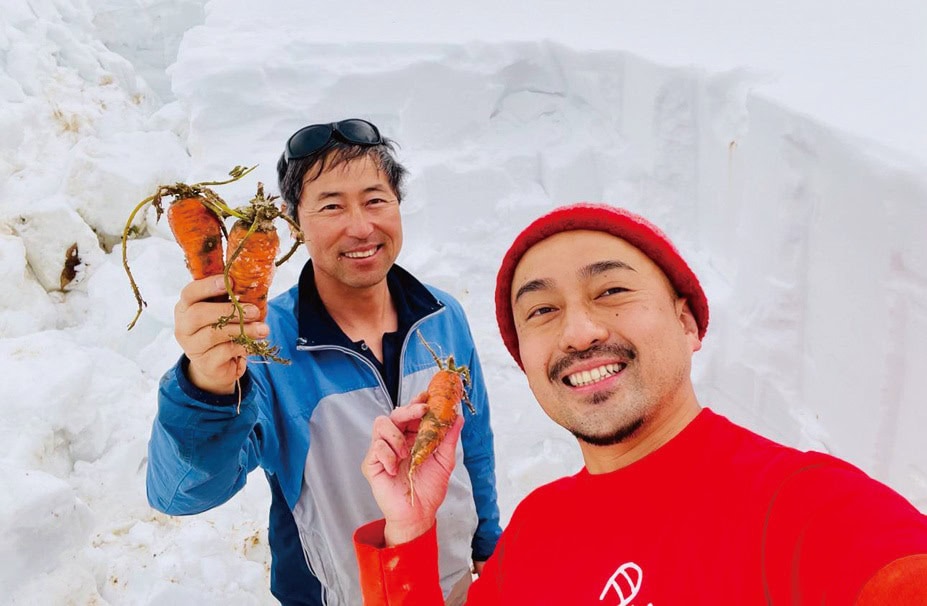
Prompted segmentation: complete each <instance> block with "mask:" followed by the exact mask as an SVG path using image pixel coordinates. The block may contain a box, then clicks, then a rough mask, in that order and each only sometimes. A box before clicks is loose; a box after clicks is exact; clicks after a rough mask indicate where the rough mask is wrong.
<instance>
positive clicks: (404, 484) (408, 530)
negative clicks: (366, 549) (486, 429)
mask: <svg viewBox="0 0 927 606" xmlns="http://www.w3.org/2000/svg"><path fill="white" fill-rule="evenodd" d="M426 397H427V394H425V393H422V394H420V395H419V396H418V397H416V398H415V399H414V400H412V402H410V403H409V404H408V405H406V406H402V407H400V408H397V409H395V410H393V412H392V413H391V414H390V416H388V417H385V416H384V417H377V419H376V420H375V421H374V425H373V436H372V437H371V441H370V448H369V449H368V450H367V455H366V456H365V457H364V461H363V463H362V465H361V471H362V472H363V474H364V477H365V478H367V481H368V482H369V483H370V487H371V489H372V490H373V496H374V498H375V499H376V501H377V504H378V505H379V506H380V510H381V511H382V512H383V516H384V517H385V518H386V528H385V529H384V537H385V539H386V543H387V545H396V544H399V543H405V542H407V541H410V540H412V539H414V538H415V537H418V536H420V535H421V534H424V533H425V532H426V531H427V530H428V529H429V528H431V527H432V526H433V525H434V523H435V514H436V512H437V510H438V507H439V506H440V505H441V503H443V502H444V498H445V497H446V496H447V485H448V481H449V480H450V477H451V471H453V469H454V465H455V456H454V454H455V449H456V447H457V441H458V439H459V438H460V430H461V428H462V427H463V415H458V417H457V420H456V421H455V423H454V425H453V426H452V427H451V429H450V431H448V433H447V435H446V436H445V438H444V440H443V441H442V442H441V444H440V445H439V446H438V448H437V449H436V450H435V452H434V454H433V455H432V456H431V457H429V458H428V459H427V460H425V461H424V462H423V463H422V464H421V465H420V466H419V467H418V468H417V469H416V470H415V475H414V482H415V501H414V504H413V502H412V499H411V487H410V484H409V473H408V472H409V455H410V452H411V449H412V443H413V442H414V441H415V434H416V432H417V431H418V426H419V423H420V421H421V418H422V416H423V415H424V414H425V410H426V406H425V405H424V401H425V398H426Z"/></svg>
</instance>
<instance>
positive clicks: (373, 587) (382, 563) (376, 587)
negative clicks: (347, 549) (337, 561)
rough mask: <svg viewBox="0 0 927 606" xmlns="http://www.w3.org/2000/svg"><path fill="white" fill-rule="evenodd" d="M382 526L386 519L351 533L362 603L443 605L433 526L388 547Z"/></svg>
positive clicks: (436, 537)
mask: <svg viewBox="0 0 927 606" xmlns="http://www.w3.org/2000/svg"><path fill="white" fill-rule="evenodd" d="M385 526H386V521H385V520H377V521H375V522H370V523H369V524H365V525H364V526H361V527H360V528H358V529H357V530H356V531H355V532H354V551H355V553H356V554H357V564H358V566H359V568H360V582H361V592H362V594H363V596H364V604H365V606H441V605H443V604H444V596H443V594H442V593H441V585H440V584H439V583H438V579H439V576H438V536H437V532H436V530H435V527H434V526H432V527H431V530H429V531H428V532H426V533H425V534H423V535H422V536H420V537H418V538H415V539H413V540H411V541H409V542H408V543H402V544H401V545H395V546H393V547H387V546H386V543H385V541H384V540H383V528H384V527H385Z"/></svg>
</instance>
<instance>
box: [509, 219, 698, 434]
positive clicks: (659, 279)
mask: <svg viewBox="0 0 927 606" xmlns="http://www.w3.org/2000/svg"><path fill="white" fill-rule="evenodd" d="M512 310H513V315H514V319H515V329H516V332H517V334H518V345H519V349H520V352H521V360H522V363H523V365H524V369H525V374H526V375H527V377H528V383H529V385H530V386H531V390H532V391H533V392H534V395H535V397H536V398H537V400H538V402H539V403H540V404H541V407H542V408H543V409H544V411H545V412H546V413H547V415H548V416H550V418H551V419H553V420H554V421H555V422H556V423H557V424H559V425H561V426H563V427H565V428H566V429H567V430H569V431H570V432H572V433H573V434H574V435H575V436H576V437H577V438H579V439H580V441H581V443H586V444H591V445H596V446H606V445H612V444H618V443H622V442H624V441H625V440H627V439H628V438H631V437H633V436H636V435H638V434H640V433H647V432H648V431H650V430H651V429H653V428H654V427H655V426H659V423H660V422H661V419H665V418H667V417H671V416H673V415H674V414H677V411H679V410H682V409H684V408H686V407H691V406H693V405H695V406H696V407H697V402H696V401H695V394H694V391H693V389H692V384H691V379H690V377H689V372H690V369H691V360H692V352H693V351H696V350H698V349H699V348H700V346H701V343H700V341H699V339H698V328H697V326H696V323H695V319H694V318H693V317H692V314H691V312H690V311H689V307H688V305H686V303H685V300H684V299H680V298H678V297H677V295H676V294H675V292H674V290H673V288H672V285H671V284H670V282H669V280H668V279H667V277H666V275H664V273H663V272H662V271H661V270H660V268H659V267H658V266H657V265H656V264H654V263H653V261H651V260H650V259H649V258H648V257H647V256H646V255H644V254H643V253H642V252H641V251H640V250H638V249H637V248H635V247H633V246H631V245H630V244H628V243H627V242H625V241H624V240H621V239H619V238H616V237H615V236H612V235H611V234H607V233H604V232H599V231H582V230H581V231H568V232H562V233H559V234H556V235H554V236H551V237H549V238H547V239H545V240H542V241H541V242H539V243H537V244H536V245H534V246H533V247H532V248H530V249H529V250H528V251H527V252H526V253H525V254H524V256H523V257H522V258H521V260H520V261H519V263H518V266H517V267H516V269H515V273H514V276H513V281H512Z"/></svg>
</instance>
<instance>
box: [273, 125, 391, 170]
mask: <svg viewBox="0 0 927 606" xmlns="http://www.w3.org/2000/svg"><path fill="white" fill-rule="evenodd" d="M333 138H336V139H340V140H341V141H344V142H345V143H352V144H354V145H379V144H381V143H383V137H381V136H380V131H379V130H377V127H376V126H374V125H373V124H372V123H370V122H367V121H366V120H361V119H360V118H350V119H348V120H341V121H340V122H331V123H329V124H311V125H309V126H304V127H302V128H301V129H299V130H298V131H296V132H295V133H293V135H292V136H291V137H290V138H289V139H288V140H287V142H286V148H284V150H283V158H284V159H285V160H286V161H287V162H289V161H290V160H296V159H299V158H305V157H306V156H311V155H312V154H314V153H315V152H317V151H319V150H320V149H322V148H323V147H325V145H326V144H327V143H328V142H329V141H331V140H332V139H333Z"/></svg>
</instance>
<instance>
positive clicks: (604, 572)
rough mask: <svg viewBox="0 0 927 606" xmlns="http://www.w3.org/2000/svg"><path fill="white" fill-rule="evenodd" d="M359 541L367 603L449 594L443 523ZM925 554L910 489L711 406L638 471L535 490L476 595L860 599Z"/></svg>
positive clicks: (482, 602)
mask: <svg viewBox="0 0 927 606" xmlns="http://www.w3.org/2000/svg"><path fill="white" fill-rule="evenodd" d="M355 548H356V550H357V554H358V560H359V562H360V565H361V571H362V574H361V579H362V584H363V586H364V592H365V593H364V595H365V603H366V604H368V605H374V604H376V605H390V606H395V605H409V606H412V605H414V606H432V605H438V604H442V603H443V598H442V596H441V593H440V589H439V588H438V584H437V571H436V556H435V553H436V551H435V549H436V539H435V537H434V532H433V531H432V532H429V533H426V534H425V535H423V536H421V537H419V538H417V539H415V540H413V541H410V542H409V543H405V544H402V545H398V546H395V547H389V548H387V547H385V546H384V545H383V522H382V521H380V522H374V523H372V524H369V525H367V526H364V527H362V528H360V529H358V531H357V533H356V534H355ZM917 553H927V517H925V516H924V515H922V514H921V513H920V512H918V511H917V510H916V509H915V508H914V507H913V506H912V505H911V504H910V503H908V502H907V501H906V500H905V499H904V498H902V497H901V496H900V495H898V494H897V493H895V492H894V491H892V490H891V489H889V488H888V487H886V486H884V485H883V484H880V483H878V482H876V481H875V480H872V479H871V478H869V477H867V476H866V475H865V474H864V473H862V472H861V471H860V470H858V469H856V468H855V467H853V466H851V465H849V464H847V463H845V462H842V461H840V460H838V459H835V458H833V457H831V456H828V455H824V454H820V453H802V452H799V451H796V450H793V449H790V448H786V447H784V446H781V445H778V444H775V443H773V442H770V441H769V440H766V439H765V438H762V437H760V436H758V435H756V434H753V433H751V432H749V431H747V430H745V429H743V428H741V427H738V426H736V425H734V424H732V423H730V422H729V421H728V420H727V419H725V418H723V417H721V416H719V415H716V414H714V413H713V412H711V411H710V410H703V411H702V412H701V413H700V414H699V416H698V417H697V418H696V419H695V420H694V421H693V422H692V423H691V424H690V425H689V426H688V427H687V428H686V429H685V430H683V432H681V433H680V434H679V435H678V436H676V437H675V438H674V439H673V440H671V441H670V442H669V443H668V444H666V445H665V446H664V447H662V448H660V449H659V450H658V451H656V452H654V453H651V454H650V455H648V456H647V457H645V458H644V459H641V460H640V461H638V462H636V463H634V464H632V465H630V466H628V467H625V468H623V469H620V470H618V471H615V472H611V473H607V474H600V475H592V474H589V473H588V472H587V471H586V470H583V471H581V472H580V473H578V474H577V475H575V476H572V477H568V478H563V479H561V480H558V481H556V482H553V483H551V484H548V485H546V486H543V487H541V488H539V489H537V490H535V491H534V492H533V493H531V494H530V495H529V496H528V497H526V498H525V499H524V501H522V503H521V504H519V506H518V507H517V509H516V510H515V513H514V514H513V516H512V519H511V522H510V523H509V525H508V527H507V528H506V529H505V531H504V532H503V534H502V538H501V540H500V542H499V544H498V547H497V548H496V552H495V553H494V555H493V556H492V557H491V558H490V560H489V561H488V562H487V563H486V567H485V569H484V570H483V574H482V575H481V577H480V578H479V579H478V580H477V581H476V582H475V583H474V585H473V586H472V588H471V590H470V593H469V595H468V600H467V604H468V606H495V605H499V606H501V605H503V604H504V605H512V604H532V605H540V604H558V605H563V604H571V605H582V604H595V605H596V606H601V605H603V604H609V605H617V606H631V605H632V604H633V605H634V606H672V605H675V604H712V605H718V604H738V605H741V604H768V603H772V604H822V603H823V604H837V605H841V604H852V603H853V602H854V601H855V598H856V596H857V595H858V594H859V592H860V590H861V589H862V587H863V585H864V584H865V583H866V581H867V580H869V579H870V578H871V577H872V575H873V574H874V573H875V572H876V571H878V570H879V569H880V568H882V567H883V566H886V565H887V564H889V563H890V562H893V561H895V560H896V559H898V558H900V557H903V556H907V555H910V554H917Z"/></svg>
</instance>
